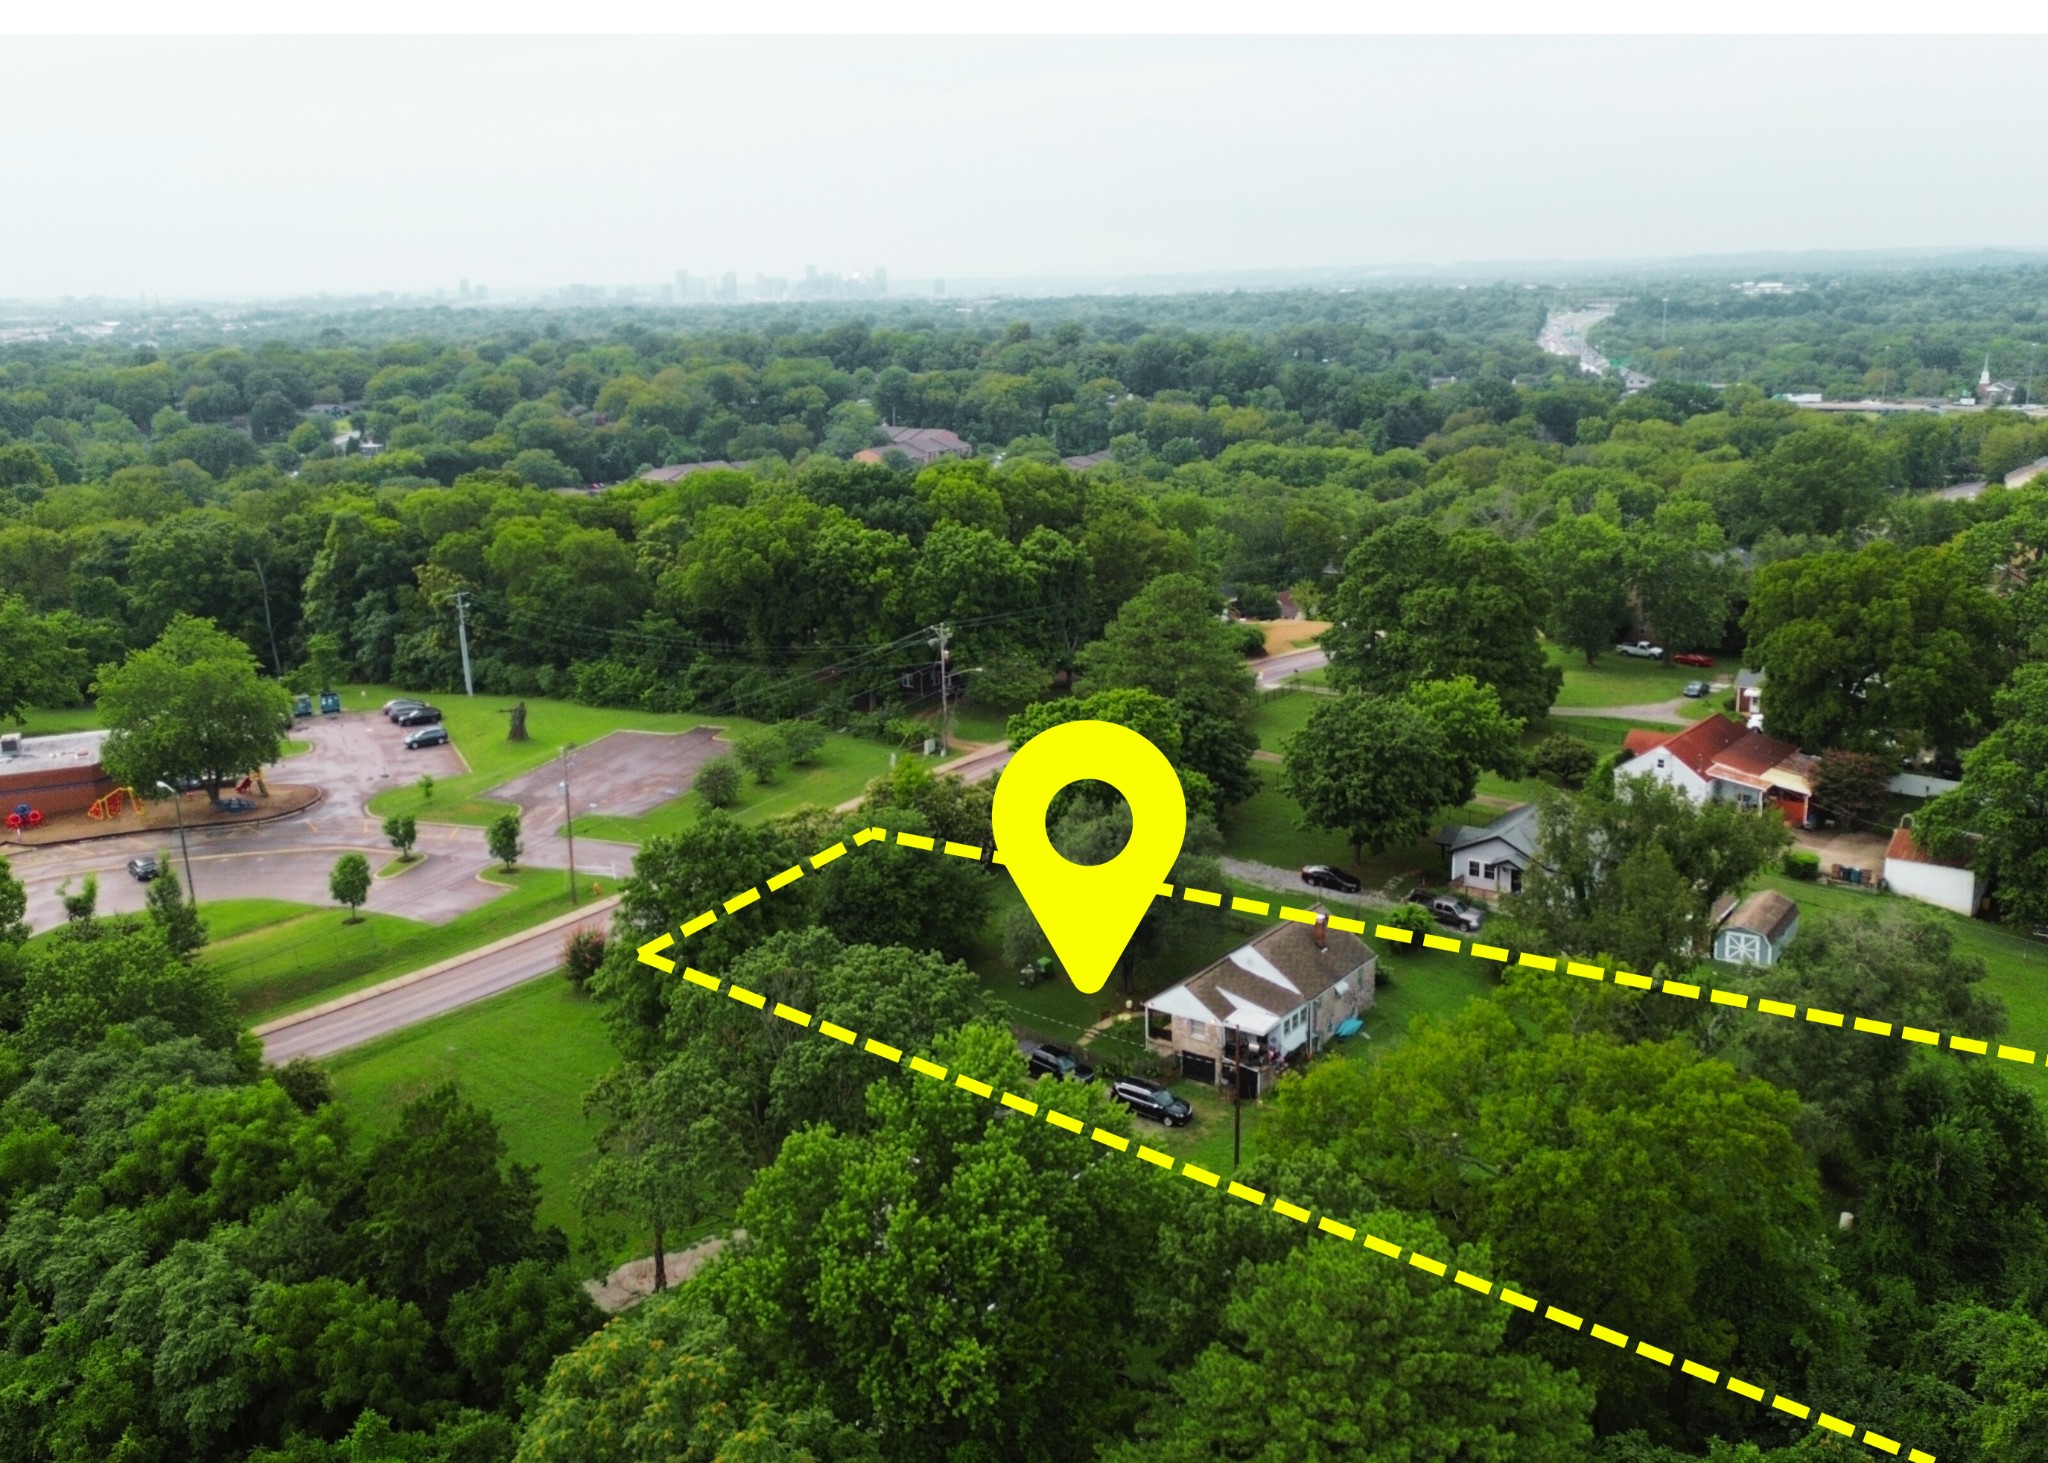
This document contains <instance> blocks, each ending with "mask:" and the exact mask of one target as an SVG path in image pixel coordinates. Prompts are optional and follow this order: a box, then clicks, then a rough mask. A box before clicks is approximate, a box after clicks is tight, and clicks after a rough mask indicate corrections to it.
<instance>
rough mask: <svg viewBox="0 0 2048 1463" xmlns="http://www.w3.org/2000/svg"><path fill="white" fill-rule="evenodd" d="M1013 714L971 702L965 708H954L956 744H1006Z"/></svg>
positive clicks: (954, 737) (954, 736)
mask: <svg viewBox="0 0 2048 1463" xmlns="http://www.w3.org/2000/svg"><path fill="white" fill-rule="evenodd" d="M1010 715H1011V713H1009V712H1007V711H1004V710H1001V709H1000V708H998V707H994V706H980V705H977V704H976V703H974V702H972V701H969V702H968V703H967V704H966V705H965V706H956V707H954V708H953V740H954V741H955V742H1006V741H1008V740H1009V739H1010V734H1009V731H1008V727H1009V722H1010Z"/></svg>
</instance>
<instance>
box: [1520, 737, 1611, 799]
mask: <svg viewBox="0 0 2048 1463" xmlns="http://www.w3.org/2000/svg"><path fill="white" fill-rule="evenodd" d="M1599 760H1600V754H1599V753H1598V752H1595V751H1594V750H1593V749H1592V748H1591V747H1589V746H1588V745H1586V743H1584V742H1582V741H1580V740H1579V739H1578V738H1577V737H1574V736H1567V735H1566V734H1565V733H1563V732H1552V733H1551V734H1550V735H1549V736H1547V737H1545V738H1544V739H1543V740H1542V741H1540V742H1538V743H1537V744H1536V745H1535V746H1534V747H1531V748H1530V749H1529V770H1530V771H1531V772H1533V773H1535V774H1536V775H1537V776H1539V777H1551V778H1555V779H1556V780H1557V781H1558V783H1559V784H1561V785H1562V786H1564V787H1571V788H1577V787H1583V786H1585V784H1586V779H1587V777H1589V776H1590V775H1591V774H1592V771H1593V767H1594V764H1596V763H1597V762H1598V761H1599Z"/></svg>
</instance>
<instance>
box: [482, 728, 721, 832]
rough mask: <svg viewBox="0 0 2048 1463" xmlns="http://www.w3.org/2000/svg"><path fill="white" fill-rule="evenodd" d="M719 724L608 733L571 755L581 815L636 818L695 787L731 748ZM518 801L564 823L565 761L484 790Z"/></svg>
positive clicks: (540, 816)
mask: <svg viewBox="0 0 2048 1463" xmlns="http://www.w3.org/2000/svg"><path fill="white" fill-rule="evenodd" d="M719 731H720V728H718V727H714V726H699V727H692V728H691V729H690V730H689V731H686V732H639V731H615V732H607V733H606V734H605V735H604V736H601V737H599V738H598V739H597V740H596V741H594V742H592V743H591V744H590V745H589V746H587V747H578V748H577V749H576V750H575V751H574V752H572V753H570V754H569V781H570V788H569V790H570V792H571V793H572V794H573V795H574V798H575V806H576V814H577V816H578V817H581V816H583V815H584V814H586V813H589V812H591V811H592V810H593V808H594V809H595V811H597V812H599V813H610V814H614V815H616V816H618V817H622V818H635V817H638V816H639V815H640V814H642V813H645V812H648V811H649V810H651V809H654V808H658V807H660V806H661V805H662V804H663V803H667V802H673V801H674V800H675V799H677V798H679V797H681V796H682V795H683V794H684V793H686V792H688V791H689V790H690V786H691V784H692V783H694V782H695V781H696V780H697V769H698V768H699V767H702V766H703V765H704V764H705V763H706V762H709V761H710V760H711V759H712V758H713V757H717V756H719V755H721V754H723V753H724V752H726V751H729V750H730V748H728V747H726V746H725V745H724V744H723V743H720V742H718V741H717V740H716V738H717V736H718V734H719ZM484 796H485V797H487V798H497V799H499V800H501V801H503V802H508V803H517V804H518V805H519V808H520V810H521V811H522V812H524V813H528V814H531V815H533V816H534V819H535V821H536V822H538V823H540V824H543V825H552V824H556V823H559V822H561V821H562V764H561V762H560V760H559V759H557V760H555V761H551V762H544V763H542V764H541V765H540V766H539V767H536V768H534V769H533V771H531V772H527V773H522V774H521V775H520V776H518V777H515V778H513V779H512V780H511V781H510V782H505V783H500V784H499V785H498V786H496V787H494V788H492V789H491V790H490V791H489V792H487V793H485V794H484Z"/></svg>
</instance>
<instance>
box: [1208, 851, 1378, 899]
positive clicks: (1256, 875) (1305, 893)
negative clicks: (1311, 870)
mask: <svg viewBox="0 0 2048 1463" xmlns="http://www.w3.org/2000/svg"><path fill="white" fill-rule="evenodd" d="M1219 862H1220V863H1222V865H1223V872H1224V873H1226V874H1228V875H1229V876H1230V877H1231V878H1233V879H1241V880H1243V881H1244V882H1245V883H1247V884H1256V885H1258V886H1259V887H1260V888H1261V889H1271V890H1274V891H1275V892H1277V893H1281V894H1292V895H1294V896H1296V897H1297V898H1302V899H1316V898H1321V897H1324V896H1326V895H1330V894H1332V893H1333V892H1334V891H1332V890H1329V889H1317V888H1313V887H1311V886H1310V885H1307V884H1304V883H1302V882H1301V871H1300V870H1299V869H1283V868H1280V867H1278V866H1277V865H1274V864H1260V863H1253V862H1252V861H1251V860H1250V859H1241V858H1226V859H1222V860H1219ZM1336 897H1337V898H1339V899H1349V900H1352V901H1354V902H1356V903H1358V904H1369V905H1372V906H1373V907H1374V908H1376V909H1386V908H1390V907H1391V906H1392V905H1393V904H1394V902H1395V901H1393V900H1391V899H1388V898H1387V897H1386V896H1384V895H1382V894H1376V893H1374V892H1373V891H1372V890H1370V889H1368V890H1366V891H1365V892H1364V893H1363V894H1338V895H1337V896H1336Z"/></svg>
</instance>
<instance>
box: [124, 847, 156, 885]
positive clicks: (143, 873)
mask: <svg viewBox="0 0 2048 1463" xmlns="http://www.w3.org/2000/svg"><path fill="white" fill-rule="evenodd" d="M128 872H129V873H131V874H133V875H134V876H135V878H136V881H137V882H138V883H142V884H147V883H148V882H149V881H150V880H151V879H154V878H155V877H156V876H157V867H156V860H155V859H153V858H151V857H150V856H149V855H148V854H143V855H142V856H141V857H140V858H132V859H130V860H128Z"/></svg>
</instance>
